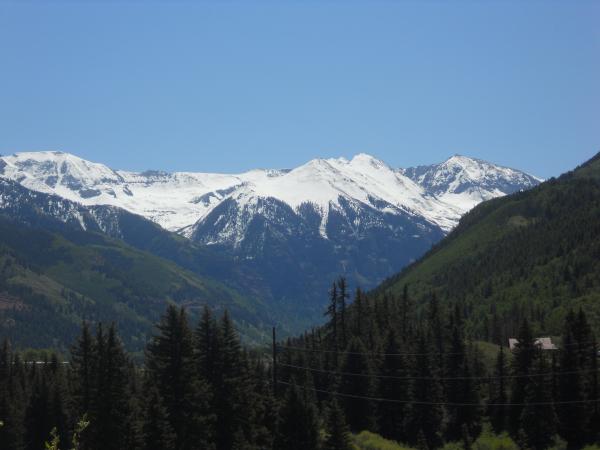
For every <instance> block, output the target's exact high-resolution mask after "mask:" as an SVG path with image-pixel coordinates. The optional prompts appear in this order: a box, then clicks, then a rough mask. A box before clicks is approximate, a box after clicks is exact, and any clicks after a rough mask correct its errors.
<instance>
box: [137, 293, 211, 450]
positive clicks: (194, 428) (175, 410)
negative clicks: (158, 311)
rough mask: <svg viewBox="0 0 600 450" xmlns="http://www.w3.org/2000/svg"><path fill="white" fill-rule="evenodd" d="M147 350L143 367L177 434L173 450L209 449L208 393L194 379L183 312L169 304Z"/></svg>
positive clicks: (189, 342)
mask: <svg viewBox="0 0 600 450" xmlns="http://www.w3.org/2000/svg"><path fill="white" fill-rule="evenodd" d="M157 328H158V331H159V334H158V335H156V336H153V338H152V341H151V342H150V344H149V345H148V348H147V351H146V366H147V369H148V374H149V376H150V382H151V383H153V384H154V385H155V386H156V387H157V389H158V391H159V394H160V396H161V398H162V399H163V402H164V405H165V408H166V411H167V416H168V418H169V423H170V424H171V427H172V429H173V432H174V433H175V435H176V444H175V449H176V450H191V449H199V448H206V449H208V448H210V447H211V445H210V442H211V441H212V436H213V431H214V430H213V427H212V426H211V424H210V420H211V417H210V415H209V412H208V405H209V404H208V401H209V391H208V386H207V385H206V383H203V382H201V381H200V380H198V377H197V376H195V373H196V367H195V366H196V365H195V361H194V348H193V337H192V332H191V330H190V328H189V324H188V321H187V316H186V314H185V311H184V310H183V308H182V309H177V308H176V307H175V306H173V305H169V307H168V308H167V311H166V313H165V315H164V316H163V317H162V318H161V321H160V323H159V324H158V325H157Z"/></svg>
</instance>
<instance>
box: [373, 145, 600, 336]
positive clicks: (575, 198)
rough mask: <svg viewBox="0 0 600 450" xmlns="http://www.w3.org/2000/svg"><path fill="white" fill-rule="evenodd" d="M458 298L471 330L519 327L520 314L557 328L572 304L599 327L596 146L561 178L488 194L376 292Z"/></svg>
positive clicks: (500, 332) (599, 158) (491, 332)
mask: <svg viewBox="0 0 600 450" xmlns="http://www.w3.org/2000/svg"><path fill="white" fill-rule="evenodd" d="M405 285H408V290H409V293H410V295H411V297H412V298H416V299H418V300H420V301H426V300H427V299H429V298H431V296H432V295H436V296H437V297H438V298H439V299H440V300H441V301H445V300H448V301H459V302H461V303H462V304H463V305H464V308H465V312H466V315H467V316H468V317H470V320H469V322H468V326H469V327H470V332H471V335H473V336H474V337H478V338H482V339H486V340H499V339H504V338H506V337H507V336H508V335H514V334H515V332H516V327H517V326H518V324H519V323H520V321H521V319H522V318H523V317H527V318H528V319H530V320H531V321H532V323H533V325H534V328H535V331H536V332H539V333H549V334H553V333H557V334H558V333H559V332H560V327H561V324H562V319H563V317H564V315H565V312H566V311H567V309H568V308H569V307H573V308H578V307H580V306H581V307H583V308H584V309H585V310H586V312H587V313H588V317H589V318H590V320H591V322H592V323H593V324H594V326H595V327H598V326H600V154H598V155H596V156H595V157H594V158H593V159H591V160H590V161H588V162H587V163H585V164H583V165H582V166H580V167H578V168H577V169H576V170H574V171H572V172H569V173H567V174H565V175H563V176H561V177H559V178H558V179H551V180H548V181H547V182H545V183H543V184H542V185H540V186H538V187H536V188H534V189H532V190H530V191H526V192H521V193H517V194H514V195H510V196H508V197H503V198H499V199H495V200H492V201H488V202H485V203H483V204H481V205H479V206H477V207H476V208H474V209H473V210H472V211H471V212H469V213H468V214H467V215H465V216H464V217H463V219H462V220H461V222H460V224H459V226H458V227H457V228H456V229H455V230H454V231H453V232H452V233H451V234H450V235H449V236H448V237H447V238H446V239H444V240H443V241H442V242H441V243H440V244H438V245H437V246H436V247H434V248H433V249H432V250H431V251H430V252H429V253H428V254H426V255H425V256H424V257H423V258H422V259H421V260H419V261H418V262H416V263H415V264H413V265H411V266H409V267H407V268H406V269H405V270H404V271H402V272H401V273H400V274H398V275H397V276H395V277H392V278H391V279H389V280H387V281H386V282H385V283H384V284H383V285H382V286H380V288H378V289H377V290H376V291H375V292H376V293H378V294H382V293H384V292H387V293H393V294H395V295H400V294H401V293H402V290H403V288H404V286H405Z"/></svg>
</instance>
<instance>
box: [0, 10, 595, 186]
mask: <svg viewBox="0 0 600 450" xmlns="http://www.w3.org/2000/svg"><path fill="white" fill-rule="evenodd" d="M599 24H600V2H591V1H564V2H552V1H542V2H536V1H516V2H507V1H502V2H493V1H481V2H475V1H465V2H455V1H451V2H450V1H448V2H434V1H416V2H404V1H393V2H392V1H390V2H375V1H372V0H369V1H364V2H358V1H344V2H312V1H295V2H280V1H277V2H275V1H272V2H252V1H249V0H246V1H244V2H239V3H235V2H228V1H224V2H213V3H210V2H207V3H198V2H181V3H176V4H170V3H169V4H167V3H166V2H164V3H161V2H158V3H153V4H148V3H145V2H144V3H142V2H130V3H119V2H116V1H110V2H79V3H75V2H72V3H59V2H50V3H49V4H44V3H40V2H32V1H30V2H24V3H23V2H22V3H21V4H18V3H0V153H4V154H6V153H12V152H16V151H24V150H48V149H52V150H63V151H66V152H71V153H75V154H78V155H80V156H82V157H84V158H88V159H91V160H96V161H100V162H104V163H106V164H108V165H110V166H112V167H115V168H123V169H133V170H141V169H147V168H157V169H164V170H201V171H225V172H237V171H242V170H245V169H249V168H254V167H291V166H295V165H297V164H300V163H302V162H304V161H306V160H308V159H310V158H313V157H329V156H342V155H343V156H350V155H352V154H354V153H357V152H367V153H371V154H374V155H376V156H378V157H379V158H381V159H383V160H385V161H386V162H388V163H389V164H391V165H394V166H410V165H415V164H422V163H431V162H436V161H441V160H443V159H445V158H446V157H447V156H449V155H451V154H454V153H462V154H467V155H471V156H476V157H480V158H484V159H488V160H491V161H494V162H498V163H503V164H506V165H509V166H513V167H517V168H522V169H525V170H528V171H530V172H532V173H535V174H537V175H541V176H544V177H547V176H551V175H555V174H558V173H560V172H562V171H564V170H566V169H569V168H571V167H573V166H574V165H576V164H578V163H579V162H581V161H583V160H584V159H586V158H589V157H591V156H592V155H593V154H595V153H596V152H597V151H600V26H599Z"/></svg>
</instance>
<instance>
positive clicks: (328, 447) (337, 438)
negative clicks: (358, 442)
mask: <svg viewBox="0 0 600 450" xmlns="http://www.w3.org/2000/svg"><path fill="white" fill-rule="evenodd" d="M327 412H328V414H327V438H326V439H325V444H324V446H323V450H352V448H353V446H352V444H351V441H350V431H349V429H348V425H347V424H346V420H345V418H344V411H342V408H340V405H339V403H338V402H337V400H336V399H335V398H334V399H333V400H332V401H331V402H330V404H329V408H328V411H327Z"/></svg>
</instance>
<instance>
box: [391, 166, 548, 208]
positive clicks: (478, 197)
mask: <svg viewBox="0 0 600 450" xmlns="http://www.w3.org/2000/svg"><path fill="white" fill-rule="evenodd" d="M400 172H401V173H402V174H403V175H406V176H407V177H409V178H410V179H411V180H413V181H414V182H415V183H417V184H419V185H420V186H422V187H423V188H424V189H425V190H426V191H427V192H428V193H429V194H430V195H433V196H435V197H436V198H438V199H439V200H441V201H442V202H444V203H447V204H450V205H453V206H455V207H457V208H459V209H460V210H461V211H463V212H466V211H468V210H469V209H471V208H473V207H474V206H475V205H477V204H478V203H481V202H482V201H485V200H490V199H492V198H494V197H500V196H503V195H506V194H512V193H513V192H517V191H520V190H524V189H530V188H532V187H534V186H536V185H537V184H539V183H540V182H542V181H543V180H542V179H541V178H537V177H534V176H532V175H529V174H527V173H525V172H521V171H519V170H515V169H510V168H508V167H502V166H498V165H496V164H491V163H489V162H487V161H483V160H481V159H476V158H468V157H466V156H462V155H454V156H452V157H451V158H449V159H447V160H446V161H444V162H443V163H440V164H432V165H429V166H418V167H411V168H408V169H400Z"/></svg>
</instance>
